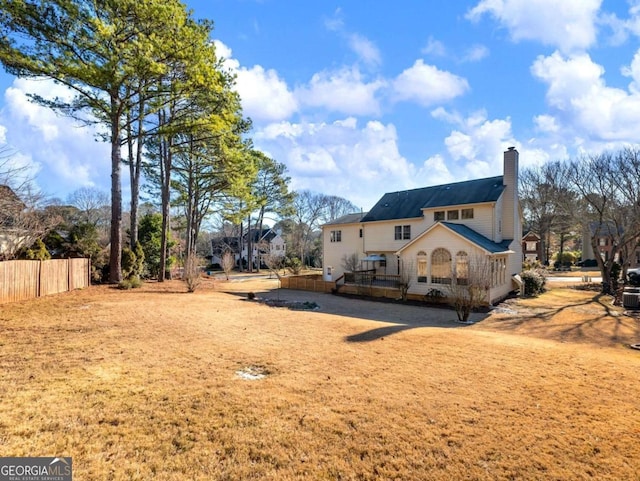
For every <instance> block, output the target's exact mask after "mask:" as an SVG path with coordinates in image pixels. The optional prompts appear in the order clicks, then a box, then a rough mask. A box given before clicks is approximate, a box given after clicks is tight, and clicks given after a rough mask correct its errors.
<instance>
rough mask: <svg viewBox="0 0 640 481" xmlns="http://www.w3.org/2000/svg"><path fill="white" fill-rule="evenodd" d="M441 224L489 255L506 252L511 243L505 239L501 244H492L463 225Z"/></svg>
mask: <svg viewBox="0 0 640 481" xmlns="http://www.w3.org/2000/svg"><path fill="white" fill-rule="evenodd" d="M441 224H442V225H444V226H447V227H448V228H449V229H451V230H452V231H454V232H455V233H457V234H459V235H461V236H462V237H464V238H465V239H467V240H468V241H470V242H473V243H474V244H476V245H477V246H478V247H482V248H483V249H484V250H486V251H487V252H489V253H491V254H498V253H500V252H506V251H508V250H509V244H511V242H512V241H513V239H505V240H503V241H502V242H500V243H497V242H493V241H492V240H491V239H488V238H486V237H485V236H483V235H482V234H480V233H478V232H476V231H474V230H473V229H471V228H470V227H467V226H466V225H464V224H454V223H453V222H442V223H441Z"/></svg>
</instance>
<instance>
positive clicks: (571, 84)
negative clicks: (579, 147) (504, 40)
mask: <svg viewBox="0 0 640 481" xmlns="http://www.w3.org/2000/svg"><path fill="white" fill-rule="evenodd" d="M531 71H532V73H533V75H534V76H535V77H537V78H538V79H540V80H541V81H542V82H544V83H545V84H546V85H547V94H546V99H547V103H548V105H549V107H550V108H551V109H552V113H553V115H554V117H556V119H557V120H559V121H560V122H561V126H562V127H563V129H564V134H565V136H566V137H582V138H584V137H588V138H590V139H591V140H590V141H589V142H591V143H599V142H637V139H638V138H640V94H638V92H637V85H636V84H635V79H636V78H637V77H636V75H637V63H636V59H635V58H634V61H633V62H632V64H631V67H629V72H628V73H629V74H631V75H632V78H633V79H634V82H633V83H632V86H631V88H630V91H625V90H623V89H619V88H613V87H609V86H607V85H606V82H605V80H604V68H603V67H602V66H601V65H598V64H596V63H595V62H593V60H592V59H591V58H590V57H589V55H586V54H582V55H575V56H571V57H564V56H562V55H561V54H559V53H558V52H556V53H554V54H553V55H551V56H549V57H542V56H540V57H538V58H537V60H536V61H535V62H534V64H533V66H532V68H531ZM575 142H583V140H576V141H575Z"/></svg>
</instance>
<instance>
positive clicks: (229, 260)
mask: <svg viewBox="0 0 640 481" xmlns="http://www.w3.org/2000/svg"><path fill="white" fill-rule="evenodd" d="M235 264H236V261H235V259H234V258H233V253H232V252H231V251H229V250H227V251H225V252H224V254H222V258H221V259H220V267H222V270H223V271H224V275H225V277H226V278H227V280H229V274H230V273H231V271H232V270H233V268H234V266H235Z"/></svg>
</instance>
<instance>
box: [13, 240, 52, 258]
mask: <svg viewBox="0 0 640 481" xmlns="http://www.w3.org/2000/svg"><path fill="white" fill-rule="evenodd" d="M16 257H17V258H18V259H27V260H31V261H46V260H49V259H51V254H49V251H48V250H47V247H46V246H45V245H44V242H42V240H41V239H37V240H36V241H35V242H34V243H33V245H32V246H31V247H29V248H22V249H20V250H19V251H18V253H17V254H16Z"/></svg>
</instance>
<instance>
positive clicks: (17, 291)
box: [0, 259, 90, 304]
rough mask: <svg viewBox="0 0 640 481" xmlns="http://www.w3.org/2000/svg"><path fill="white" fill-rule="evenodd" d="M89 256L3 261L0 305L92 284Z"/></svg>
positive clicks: (0, 281) (1, 263) (1, 265)
mask: <svg viewBox="0 0 640 481" xmlns="http://www.w3.org/2000/svg"><path fill="white" fill-rule="evenodd" d="M89 266H90V264H89V259H52V260H48V261H5V262H0V304H2V303H5V302H16V301H24V300H27V299H35V298H36V297H40V296H46V295H49V294H57V293H59V292H65V291H69V290H72V289H82V288H85V287H89V285H90V277H89Z"/></svg>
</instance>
